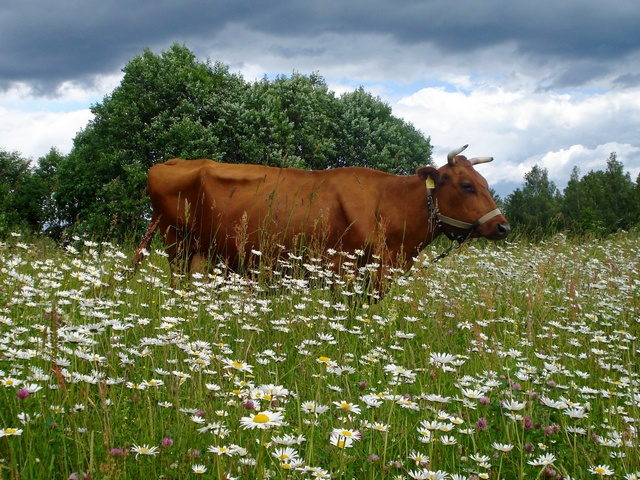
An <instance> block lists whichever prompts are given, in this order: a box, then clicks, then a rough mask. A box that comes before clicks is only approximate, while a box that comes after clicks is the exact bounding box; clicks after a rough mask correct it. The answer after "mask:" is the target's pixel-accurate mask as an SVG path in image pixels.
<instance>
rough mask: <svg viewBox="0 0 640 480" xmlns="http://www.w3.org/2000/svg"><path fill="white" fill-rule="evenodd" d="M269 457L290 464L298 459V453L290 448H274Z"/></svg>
mask: <svg viewBox="0 0 640 480" xmlns="http://www.w3.org/2000/svg"><path fill="white" fill-rule="evenodd" d="M271 455H273V456H274V457H275V458H277V459H278V460H280V461H281V462H283V463H290V462H292V461H294V460H297V459H298V452H296V451H295V450H294V449H293V448H291V447H279V448H276V449H275V450H274V451H273V452H272V453H271Z"/></svg>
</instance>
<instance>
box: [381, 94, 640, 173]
mask: <svg viewBox="0 0 640 480" xmlns="http://www.w3.org/2000/svg"><path fill="white" fill-rule="evenodd" d="M465 88H466V86H465ZM393 107H394V113H395V114H396V115H399V116H401V117H403V118H404V119H406V120H408V121H410V122H412V123H413V124H414V125H415V126H416V127H417V128H419V129H420V130H421V131H422V132H423V133H425V134H426V135H430V136H431V141H432V144H433V145H434V157H435V161H436V163H438V164H441V163H442V161H443V158H444V156H445V155H446V153H447V152H448V151H450V150H451V149H452V148H455V147H457V146H460V145H463V144H466V143H469V144H470V147H469V150H468V152H469V154H470V155H471V156H480V155H492V156H493V157H494V158H495V162H494V164H493V166H492V168H486V169H485V170H483V174H484V175H485V177H486V178H487V180H488V181H489V183H490V184H494V183H499V182H511V183H521V182H522V179H523V175H524V174H525V173H526V172H528V171H529V170H530V169H531V168H532V167H533V165H535V164H540V165H541V166H543V167H545V168H547V169H548V171H549V177H550V178H551V179H552V180H554V181H555V182H556V183H557V184H558V185H559V186H561V185H564V184H565V183H566V181H567V180H568V178H569V174H570V172H571V169H572V168H573V166H574V165H578V166H579V167H580V171H581V174H582V175H584V174H585V173H587V172H588V171H589V170H592V169H604V168H605V166H606V161H607V159H608V157H609V154H610V153H611V152H612V151H617V153H618V159H619V160H621V161H622V162H623V163H624V164H625V166H626V167H627V171H630V173H631V175H632V177H633V179H634V180H635V175H637V174H638V171H639V169H640V168H639V167H640V151H639V150H640V149H638V148H637V147H634V146H632V144H633V142H634V141H636V140H637V133H636V132H638V131H639V130H640V91H638V90H635V91H629V90H628V91H624V92H618V91H611V92H606V93H596V94H590V95H586V94H582V93H580V92H569V93H562V94H557V93H548V92H539V93H529V92H526V91H522V90H514V91H507V90H505V89H503V88H499V87H491V86H485V85H478V86H476V87H475V88H474V89H473V90H471V92H470V93H467V91H462V90H453V91H452V90H451V89H446V88H444V87H430V88H424V89H421V90H420V91H418V92H416V93H414V94H412V95H409V96H406V97H404V98H402V99H401V100H399V101H398V102H397V103H396V104H394V105H393Z"/></svg>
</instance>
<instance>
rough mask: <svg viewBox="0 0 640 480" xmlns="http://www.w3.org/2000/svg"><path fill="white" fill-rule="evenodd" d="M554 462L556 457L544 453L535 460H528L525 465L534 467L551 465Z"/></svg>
mask: <svg viewBox="0 0 640 480" xmlns="http://www.w3.org/2000/svg"><path fill="white" fill-rule="evenodd" d="M555 461H556V456H555V455H554V454H552V453H544V454H542V455H540V456H539V457H538V458H536V459H535V460H529V461H528V462H527V463H528V464H529V465H533V466H534V467H541V466H547V465H552V464H553V463H554V462H555Z"/></svg>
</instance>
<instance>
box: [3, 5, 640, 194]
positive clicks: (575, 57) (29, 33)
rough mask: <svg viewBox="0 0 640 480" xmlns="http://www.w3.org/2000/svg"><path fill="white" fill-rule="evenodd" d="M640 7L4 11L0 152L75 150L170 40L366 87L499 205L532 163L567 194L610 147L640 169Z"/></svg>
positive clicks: (207, 55)
mask: <svg viewBox="0 0 640 480" xmlns="http://www.w3.org/2000/svg"><path fill="white" fill-rule="evenodd" d="M639 31H640V4H639V3H638V2H637V0H616V1H613V2H606V1H603V0H560V1H558V0H537V1H535V2H534V1H518V2H516V1H513V0H394V1H383V0H270V1H268V2H267V1H249V0H185V1H176V0H136V1H133V2H132V1H131V0H126V1H125V0H111V1H107V2H105V1H102V2H98V1H94V0H57V1H56V2H51V1H50V0H7V1H5V2H2V5H1V6H0V149H2V150H5V151H11V152H13V151H17V152H20V153H21V154H22V155H23V156H24V157H27V158H33V159H34V160H37V159H38V158H39V157H41V156H44V155H46V154H47V152H48V151H49V150H50V149H51V148H52V147H55V148H57V149H58V150H59V151H60V152H61V153H63V154H66V153H68V152H69V151H70V150H71V148H72V147H73V139H74V137H75V136H76V134H77V132H78V131H80V130H81V129H83V128H84V127H85V126H86V125H87V122H88V121H89V120H90V119H91V118H92V115H91V111H90V107H91V106H92V105H95V104H96V103H100V102H102V101H103V99H104V97H105V95H108V94H110V93H111V92H112V91H113V89H114V88H116V87H117V86H118V84H119V83H120V81H121V79H122V72H121V70H122V68H123V67H124V66H125V65H126V64H127V63H128V62H129V61H131V60H132V59H133V58H134V56H135V55H138V54H141V53H142V52H143V50H144V49H145V48H149V49H151V50H152V51H154V52H156V53H161V52H162V51H163V50H167V49H168V48H169V47H170V46H171V45H172V44H173V43H174V42H179V43H181V44H184V45H186V46H187V47H188V48H189V49H190V50H191V51H193V52H194V53H195V54H196V56H197V57H198V59H200V60H202V61H205V60H207V59H210V60H212V61H221V62H223V63H225V64H226V65H228V66H229V67H230V70H231V71H232V72H234V73H236V72H237V73H241V74H242V75H243V77H244V79H245V80H246V81H253V80H258V79H261V78H262V77H264V76H265V75H267V76H275V75H278V74H284V75H290V74H291V73H292V72H294V71H296V72H299V73H303V74H310V73H312V72H317V73H319V74H320V75H321V76H322V77H323V78H324V79H325V81H326V82H327V84H328V86H329V88H330V89H331V90H333V91H334V92H335V93H336V94H338V95H339V94H341V93H344V92H347V91H352V90H354V89H356V88H358V87H360V86H363V87H364V88H365V89H366V90H367V91H369V92H371V93H373V94H374V95H377V96H379V97H380V98H381V99H382V100H383V101H384V102H386V103H388V104H389V105H390V106H391V107H392V109H393V112H394V115H396V116H398V117H400V118H403V119H404V120H406V121H408V122H410V123H412V124H413V125H414V126H415V127H416V128H417V129H419V130H420V131H421V132H422V133H423V134H424V135H425V136H428V137H430V139H431V143H432V145H433V147H434V155H433V160H434V162H435V163H436V164H437V165H441V164H443V163H444V162H445V161H446V160H445V159H446V154H447V152H449V151H450V150H452V149H454V148H456V147H459V146H461V145H464V144H469V148H468V150H467V151H466V152H465V154H467V155H468V156H493V157H494V161H493V163H490V164H487V165H482V166H480V167H479V170H481V173H482V174H483V175H484V176H485V178H487V180H488V181H489V183H490V185H491V186H492V187H493V188H494V189H495V190H496V191H497V192H498V193H499V194H501V195H503V196H505V195H506V194H508V193H509V192H511V191H512V190H513V189H514V188H518V187H521V186H522V184H523V181H524V180H523V179H524V175H525V173H527V172H529V171H530V170H531V168H532V167H533V166H534V165H539V166H541V167H544V168H546V169H547V171H548V173H549V178H550V179H551V180H553V181H554V182H555V183H556V185H557V186H558V187H560V188H561V189H562V188H564V186H565V185H566V182H567V180H568V179H569V175H570V173H571V170H572V169H573V167H574V166H578V168H579V169H580V174H581V175H584V174H586V173H588V172H589V171H591V170H604V169H605V168H606V162H607V159H608V158H609V155H610V154H611V153H612V152H616V154H617V158H618V160H619V161H621V162H622V163H623V164H624V166H625V170H626V171H628V172H629V173H630V174H631V177H632V180H634V181H635V180H636V178H637V177H638V174H640V35H639V34H638V32H639Z"/></svg>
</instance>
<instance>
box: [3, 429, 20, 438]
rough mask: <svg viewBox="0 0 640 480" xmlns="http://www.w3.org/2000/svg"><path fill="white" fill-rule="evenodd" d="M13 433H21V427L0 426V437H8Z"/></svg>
mask: <svg viewBox="0 0 640 480" xmlns="http://www.w3.org/2000/svg"><path fill="white" fill-rule="evenodd" d="M14 435H22V429H20V428H4V429H2V428H0V437H10V436H14Z"/></svg>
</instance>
